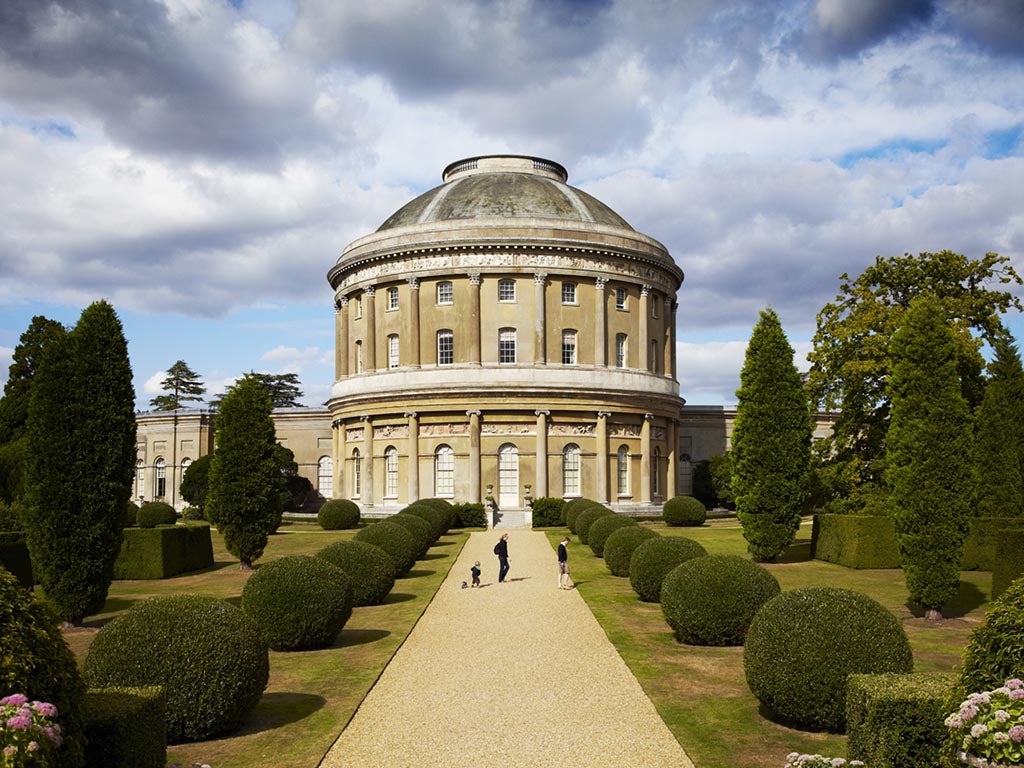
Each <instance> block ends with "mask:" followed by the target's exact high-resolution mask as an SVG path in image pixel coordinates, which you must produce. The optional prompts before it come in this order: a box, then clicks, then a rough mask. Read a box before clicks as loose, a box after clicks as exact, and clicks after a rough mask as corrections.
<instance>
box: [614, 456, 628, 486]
mask: <svg viewBox="0 0 1024 768" xmlns="http://www.w3.org/2000/svg"><path fill="white" fill-rule="evenodd" d="M616 458H617V459H618V472H617V473H616V474H617V476H618V483H617V485H618V494H619V496H628V495H629V449H627V448H626V446H622V447H621V448H619V452H618V454H617V457H616Z"/></svg>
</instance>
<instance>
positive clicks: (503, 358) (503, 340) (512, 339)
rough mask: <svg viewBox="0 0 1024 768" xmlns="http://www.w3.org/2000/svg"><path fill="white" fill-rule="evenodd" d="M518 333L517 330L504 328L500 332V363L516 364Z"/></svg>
mask: <svg viewBox="0 0 1024 768" xmlns="http://www.w3.org/2000/svg"><path fill="white" fill-rule="evenodd" d="M515 361H516V331H515V328H502V329H501V330H500V331H498V362H499V363H515Z"/></svg>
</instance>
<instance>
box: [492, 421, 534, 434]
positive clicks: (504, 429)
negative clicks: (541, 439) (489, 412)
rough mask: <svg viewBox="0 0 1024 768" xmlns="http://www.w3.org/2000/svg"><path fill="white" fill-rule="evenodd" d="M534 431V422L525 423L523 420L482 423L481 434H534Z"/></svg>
mask: <svg viewBox="0 0 1024 768" xmlns="http://www.w3.org/2000/svg"><path fill="white" fill-rule="evenodd" d="M533 433H534V425H533V424H524V423H522V422H507V423H504V424H502V423H500V422H488V423H487V424H481V425H480V434H482V435H532V434H533Z"/></svg>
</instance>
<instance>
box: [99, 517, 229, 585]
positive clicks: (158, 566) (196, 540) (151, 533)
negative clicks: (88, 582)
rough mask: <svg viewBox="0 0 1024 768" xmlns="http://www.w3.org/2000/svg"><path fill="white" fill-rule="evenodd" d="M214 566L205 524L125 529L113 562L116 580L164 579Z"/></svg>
mask: <svg viewBox="0 0 1024 768" xmlns="http://www.w3.org/2000/svg"><path fill="white" fill-rule="evenodd" d="M211 565H213V543H212V542H211V541H210V526H209V524H207V523H196V524H190V525H172V526H166V527H159V528H126V529H125V531H124V539H123V541H122V542H121V552H120V554H119V555H118V556H117V560H116V561H115V562H114V578H115V579H166V578H169V577H171V576H177V575H178V574H179V573H186V572H188V571H198V570H201V569H203V568H207V567H209V566H211Z"/></svg>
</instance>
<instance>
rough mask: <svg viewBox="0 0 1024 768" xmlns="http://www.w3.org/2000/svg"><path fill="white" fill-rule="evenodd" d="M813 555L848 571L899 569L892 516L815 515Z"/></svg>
mask: <svg viewBox="0 0 1024 768" xmlns="http://www.w3.org/2000/svg"><path fill="white" fill-rule="evenodd" d="M811 552H812V554H813V557H814V559H815V560H824V561H825V562H828V563H835V564H836V565H845V566H846V567H847V568H899V566H900V548H899V545H898V544H897V543H896V527H895V526H894V525H893V522H892V518H891V517H888V516H886V517H882V516H880V515H815V516H814V525H813V527H812V528H811Z"/></svg>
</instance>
